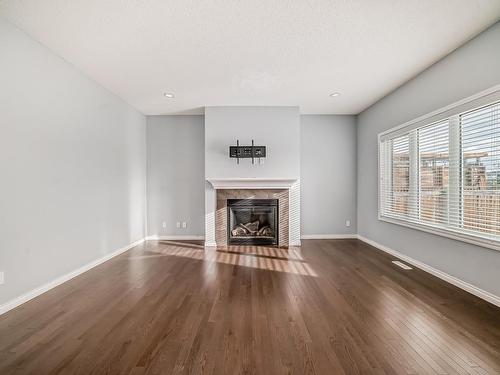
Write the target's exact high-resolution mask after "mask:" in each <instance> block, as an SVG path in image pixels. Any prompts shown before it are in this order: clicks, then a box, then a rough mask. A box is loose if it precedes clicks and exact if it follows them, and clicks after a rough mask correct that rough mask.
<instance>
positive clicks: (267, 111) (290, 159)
mask: <svg viewBox="0 0 500 375" xmlns="http://www.w3.org/2000/svg"><path fill="white" fill-rule="evenodd" d="M237 139H239V140H240V144H241V145H250V144H251V142H252V139H254V140H255V142H256V145H262V146H266V152H267V158H266V159H265V160H263V161H264V162H265V163H264V164H262V165H259V164H254V165H252V163H251V161H250V159H247V160H242V161H241V162H240V164H239V165H238V164H236V160H235V159H230V158H228V152H229V150H228V146H229V145H235V144H236V140H237ZM205 175H206V177H216V178H220V177H288V178H290V177H292V178H299V177H300V116H299V108H298V107H207V108H206V109H205Z"/></svg>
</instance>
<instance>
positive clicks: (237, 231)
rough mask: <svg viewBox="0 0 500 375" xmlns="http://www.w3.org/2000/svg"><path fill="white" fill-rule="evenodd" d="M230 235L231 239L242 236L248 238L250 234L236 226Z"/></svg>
mask: <svg viewBox="0 0 500 375" xmlns="http://www.w3.org/2000/svg"><path fill="white" fill-rule="evenodd" d="M231 234H232V235H233V237H242V236H248V235H249V234H250V232H249V231H248V230H247V229H246V228H244V227H242V226H237V227H236V228H234V229H233V230H232V231H231Z"/></svg>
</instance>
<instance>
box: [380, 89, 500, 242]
mask: <svg viewBox="0 0 500 375" xmlns="http://www.w3.org/2000/svg"><path fill="white" fill-rule="evenodd" d="M379 218H380V219H381V220H385V221H389V222H392V223H396V224H402V225H406V226H410V227H413V228H417V229H421V230H426V231H430V232H433V233H437V234H441V235H444V236H448V237H453V238H457V239H461V240H465V241H468V242H472V243H476V244H480V245H483V246H487V247H491V248H495V249H500V89H499V88H496V89H495V90H490V91H489V92H488V93H486V94H482V95H479V96H477V97H475V98H472V99H468V100H464V101H461V102H460V103H458V104H456V105H454V106H450V107H447V108H445V109H443V110H441V111H439V112H436V113H433V114H430V115H428V116H425V117H422V118H420V119H417V120H415V121H413V122H410V123H408V124H405V125H402V126H400V127H397V128H395V129H391V130H389V131H387V132H384V133H382V134H380V135H379Z"/></svg>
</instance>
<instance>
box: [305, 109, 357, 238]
mask: <svg viewBox="0 0 500 375" xmlns="http://www.w3.org/2000/svg"><path fill="white" fill-rule="evenodd" d="M300 124H301V138H300V142H301V143H300V145H301V152H300V153H301V163H300V164H301V166H300V171H301V172H300V174H301V178H300V180H301V201H300V203H301V209H300V212H301V216H302V221H301V226H302V231H301V232H302V235H303V236H304V235H314V234H356V233H357V231H356V229H357V228H356V216H357V214H356V116H341V115H338V116H337V115H302V116H301V117H300ZM346 220H350V221H351V226H350V227H346V225H345V221H346Z"/></svg>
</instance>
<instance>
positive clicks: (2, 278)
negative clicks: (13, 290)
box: [0, 271, 5, 285]
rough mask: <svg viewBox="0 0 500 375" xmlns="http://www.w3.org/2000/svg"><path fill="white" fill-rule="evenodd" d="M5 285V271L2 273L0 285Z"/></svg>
mask: <svg viewBox="0 0 500 375" xmlns="http://www.w3.org/2000/svg"><path fill="white" fill-rule="evenodd" d="M4 283H5V274H4V272H3V271H1V272H0V285H2V284H4Z"/></svg>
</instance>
